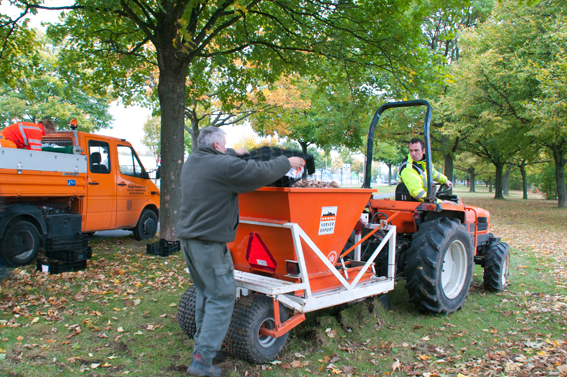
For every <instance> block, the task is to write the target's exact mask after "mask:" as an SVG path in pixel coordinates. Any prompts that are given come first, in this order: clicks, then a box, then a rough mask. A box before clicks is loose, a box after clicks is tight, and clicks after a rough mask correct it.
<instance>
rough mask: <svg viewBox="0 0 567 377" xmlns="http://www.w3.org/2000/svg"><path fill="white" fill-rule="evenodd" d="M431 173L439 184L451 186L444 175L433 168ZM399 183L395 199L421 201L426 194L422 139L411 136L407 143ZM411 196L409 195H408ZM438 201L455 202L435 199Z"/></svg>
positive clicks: (423, 144) (451, 183)
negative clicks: (407, 146)
mask: <svg viewBox="0 0 567 377" xmlns="http://www.w3.org/2000/svg"><path fill="white" fill-rule="evenodd" d="M431 167H432V169H433V171H432V172H431V175H432V177H433V180H434V181H435V182H437V183H440V184H445V185H447V186H449V187H453V182H451V181H449V180H448V179H447V177H446V176H444V175H443V174H441V173H440V172H438V171H437V170H435V168H433V165H431ZM398 174H399V177H400V184H399V185H398V187H397V188H396V200H416V201H418V202H423V198H424V197H425V196H426V194H427V164H426V161H425V143H424V142H423V140H421V139H418V138H413V139H411V140H410V143H409V156H408V159H407V161H405V162H404V163H403V164H402V165H401V166H400V169H399V173H398ZM408 194H409V196H411V197H409V196H408ZM437 202H438V203H445V204H455V203H454V202H451V201H443V202H442V201H441V200H439V199H438V200H437Z"/></svg>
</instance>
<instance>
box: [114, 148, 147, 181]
mask: <svg viewBox="0 0 567 377" xmlns="http://www.w3.org/2000/svg"><path fill="white" fill-rule="evenodd" d="M118 165H119V166H120V173H122V174H124V175H129V176H131V177H138V178H144V175H145V174H144V172H145V171H144V168H143V166H142V164H141V163H140V160H138V156H136V153H134V150H133V149H132V148H130V147H127V146H124V145H119V146H118Z"/></svg>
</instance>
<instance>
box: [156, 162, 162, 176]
mask: <svg viewBox="0 0 567 377" xmlns="http://www.w3.org/2000/svg"><path fill="white" fill-rule="evenodd" d="M160 178H161V165H159V166H158V167H157V169H156V179H160Z"/></svg>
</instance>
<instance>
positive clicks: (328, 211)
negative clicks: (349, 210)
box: [319, 207, 338, 235]
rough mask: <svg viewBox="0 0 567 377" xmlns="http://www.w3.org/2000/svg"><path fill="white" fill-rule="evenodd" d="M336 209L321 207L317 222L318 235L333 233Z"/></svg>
mask: <svg viewBox="0 0 567 377" xmlns="http://www.w3.org/2000/svg"><path fill="white" fill-rule="evenodd" d="M337 208H338V207H323V208H322V209H321V220H320V221H319V235H322V234H333V233H335V222H336V221H337Z"/></svg>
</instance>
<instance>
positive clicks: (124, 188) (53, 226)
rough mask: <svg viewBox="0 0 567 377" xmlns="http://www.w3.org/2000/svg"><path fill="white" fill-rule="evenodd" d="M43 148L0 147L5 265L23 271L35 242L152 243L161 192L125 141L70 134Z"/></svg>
mask: <svg viewBox="0 0 567 377" xmlns="http://www.w3.org/2000/svg"><path fill="white" fill-rule="evenodd" d="M43 145H44V147H43V148H42V151H30V150H25V149H11V148H0V256H1V257H2V258H3V259H4V260H5V261H6V262H7V263H8V264H10V265H12V266H21V265H25V264H28V263H30V262H32V261H33V260H34V259H35V257H36V256H37V253H38V250H39V247H40V244H41V242H42V240H45V239H49V238H53V239H56V238H58V239H61V238H62V237H66V236H69V237H72V236H73V235H75V234H77V233H78V232H81V233H84V234H92V233H94V232H96V231H99V230H112V229H128V230H132V231H133V233H134V238H136V239H137V240H141V239H147V238H153V237H154V236H155V234H156V232H157V226H158V218H159V206H160V201H159V200H160V192H159V189H158V188H157V187H156V185H155V184H154V183H153V182H152V180H151V179H150V176H149V173H148V172H147V171H146V170H145V169H144V166H143V165H142V163H141V162H140V159H139V158H138V156H137V154H136V151H135V150H134V148H133V147H132V145H131V144H130V143H129V142H127V141H126V140H124V139H117V138H113V137H108V136H102V135H94V134H90V133H86V132H79V131H76V130H71V131H60V132H56V133H51V134H48V135H45V136H44V137H43ZM158 174H159V173H156V175H158ZM156 178H159V176H157V177H156Z"/></svg>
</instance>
